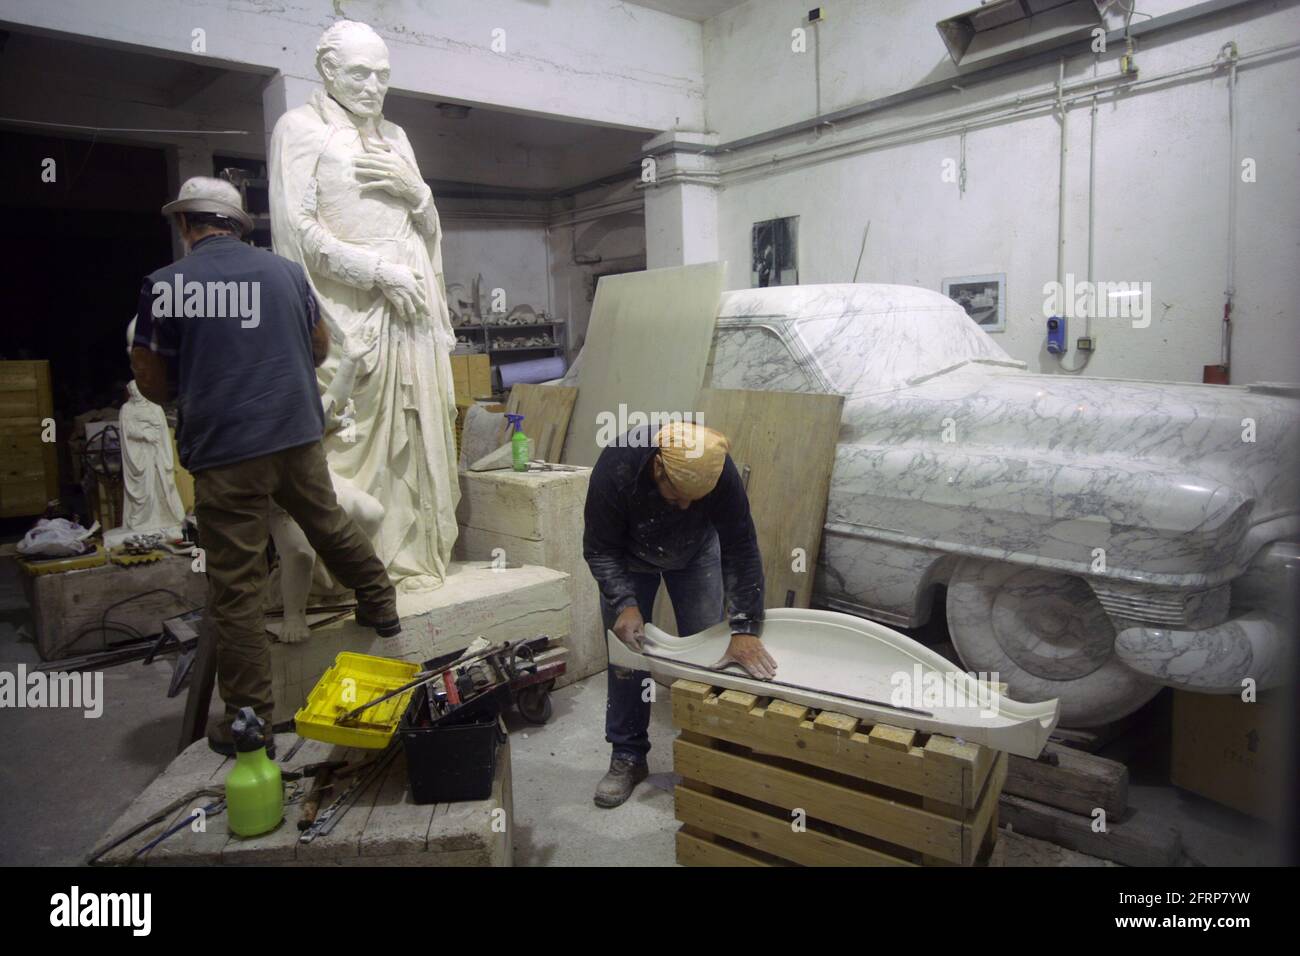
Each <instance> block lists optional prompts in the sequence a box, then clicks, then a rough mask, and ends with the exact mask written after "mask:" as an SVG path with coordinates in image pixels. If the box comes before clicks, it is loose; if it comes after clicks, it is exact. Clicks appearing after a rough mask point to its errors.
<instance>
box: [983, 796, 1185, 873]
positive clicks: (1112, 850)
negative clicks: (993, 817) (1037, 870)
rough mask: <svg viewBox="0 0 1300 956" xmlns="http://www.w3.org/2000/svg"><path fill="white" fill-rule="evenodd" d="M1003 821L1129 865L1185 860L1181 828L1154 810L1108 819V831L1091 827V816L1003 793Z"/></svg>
mask: <svg viewBox="0 0 1300 956" xmlns="http://www.w3.org/2000/svg"><path fill="white" fill-rule="evenodd" d="M1000 803H1001V806H1000V811H1001V818H1002V822H1003V823H1004V824H1008V825H1010V827H1011V829H1013V830H1015V831H1016V832H1017V833H1023V834H1025V835H1026V836H1031V837H1038V838H1039V839H1042V840H1048V841H1050V842H1052V843H1056V844H1058V845H1060V846H1063V847H1067V848H1069V849H1071V850H1078V851H1079V852H1080V853H1087V854H1088V855H1089V856H1095V857H1100V858H1101V859H1103V860H1114V861H1115V862H1116V863H1123V864H1125V865H1127V866H1177V865H1178V864H1179V862H1180V861H1181V859H1182V849H1183V841H1182V837H1181V835H1180V834H1179V832H1178V831H1177V830H1176V829H1174V828H1173V827H1171V826H1168V825H1167V824H1164V823H1162V822H1160V821H1159V820H1158V819H1156V818H1154V817H1152V816H1151V815H1150V814H1145V813H1140V812H1132V813H1130V814H1128V816H1127V817H1126V818H1125V819H1123V820H1120V819H1117V818H1111V817H1110V816H1107V818H1106V830H1105V832H1100V833H1099V832H1096V831H1094V830H1093V828H1092V827H1093V817H1092V816H1082V815H1080V814H1077V813H1070V812H1069V811H1066V810H1060V809H1058V808H1056V807H1049V806H1047V805H1046V804H1042V803H1037V802H1035V801H1033V800H1026V799H1025V798H1024V797H1017V796H1014V795H1012V794H1008V793H1004V794H1003V795H1002V799H1001V801H1000Z"/></svg>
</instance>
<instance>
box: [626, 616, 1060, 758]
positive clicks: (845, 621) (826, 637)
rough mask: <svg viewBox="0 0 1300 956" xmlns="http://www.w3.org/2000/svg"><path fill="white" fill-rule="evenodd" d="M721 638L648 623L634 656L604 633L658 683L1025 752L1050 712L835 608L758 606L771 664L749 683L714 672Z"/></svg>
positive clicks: (1049, 722) (739, 672)
mask: <svg viewBox="0 0 1300 956" xmlns="http://www.w3.org/2000/svg"><path fill="white" fill-rule="evenodd" d="M730 639H731V629H730V626H729V625H728V624H727V623H726V622H723V623H721V624H717V625H715V626H714V627H711V628H709V629H708V630H705V631H701V632H700V633H698V634H695V635H692V636H690V637H680V638H679V637H673V636H672V635H670V634H666V633H664V632H663V631H661V630H659V628H657V627H655V626H654V625H653V624H647V625H646V640H645V645H644V647H643V650H642V653H637V652H635V651H633V650H631V649H630V648H628V647H627V646H626V645H625V644H624V643H623V642H622V641H620V640H619V639H618V638H617V637H615V636H614V634H613V632H607V633H606V642H607V644H608V646H609V661H610V663H611V664H613V665H614V666H617V667H627V668H631V669H633V670H644V671H649V672H650V673H651V674H652V675H654V677H655V678H657V679H659V680H663V681H667V680H671V679H676V678H679V677H682V678H686V679H687V680H698V681H703V682H708V683H710V684H713V685H715V686H719V687H726V688H730V689H733V690H743V691H747V692H748V693H751V694H757V695H760V696H764V697H779V698H781V699H783V700H788V701H791V702H793V703H796V704H802V705H804V706H805V707H816V708H820V709H824V710H832V711H836V712H838V713H843V714H849V715H850V716H853V717H859V718H862V719H864V720H870V721H873V722H874V721H879V722H881V723H887V724H892V725H895V726H898V727H906V728H910V729H913V730H919V731H924V732H926V733H939V734H947V735H950V736H953V737H960V738H961V739H963V740H967V741H971V742H973V743H980V744H985V745H987V746H989V747H992V748H994V749H996V750H1005V751H1007V752H1009V753H1013V754H1019V755H1021V756H1024V757H1036V756H1038V754H1039V753H1040V752H1041V751H1042V749H1043V745H1044V744H1046V743H1047V736H1048V734H1049V733H1051V731H1052V729H1053V728H1054V727H1055V726H1056V721H1057V718H1058V716H1059V708H1058V706H1057V702H1056V701H1055V700H1049V701H1045V702H1043V703H1038V704H1025V703H1021V702H1019V701H1015V700H1011V699H1010V698H1008V697H1005V696H1002V695H1000V694H998V693H997V690H996V688H995V687H990V685H989V683H987V682H984V681H979V680H976V678H975V677H973V676H971V675H969V674H967V673H965V672H964V671H961V670H960V669H958V667H957V665H955V664H953V663H952V662H950V661H948V660H946V659H945V658H943V657H940V656H939V655H938V654H936V653H935V652H934V651H931V650H930V649H929V648H927V647H925V646H923V645H921V644H918V643H917V642H916V641H913V640H912V639H911V638H909V637H906V636H905V635H903V634H900V633H898V632H897V631H894V630H892V629H890V628H888V627H885V626H884V625H882V624H876V623H874V622H872V621H865V620H862V619H861V618H857V617H853V616H851V615H848V614H840V613H838V612H836V611H814V610H808V609H804V608H779V609H774V610H770V611H768V612H767V619H766V621H765V622H764V624H763V643H764V645H765V646H766V647H767V649H768V651H769V652H770V653H771V654H772V656H773V657H775V658H776V662H777V675H776V679H775V680H772V681H760V680H755V679H753V678H751V677H749V676H748V675H746V674H745V672H744V671H743V669H741V668H740V666H739V665H737V664H729V665H727V666H726V667H724V668H722V669H719V668H717V667H716V665H717V664H718V663H719V662H720V659H721V658H722V656H723V654H724V653H725V651H726V648H727V644H728V642H729V641H730Z"/></svg>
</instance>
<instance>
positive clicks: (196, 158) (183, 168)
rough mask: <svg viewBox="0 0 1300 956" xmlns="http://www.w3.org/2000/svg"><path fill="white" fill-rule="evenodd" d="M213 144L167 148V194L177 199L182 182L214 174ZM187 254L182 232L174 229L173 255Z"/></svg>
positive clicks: (175, 256)
mask: <svg viewBox="0 0 1300 956" xmlns="http://www.w3.org/2000/svg"><path fill="white" fill-rule="evenodd" d="M214 172H215V171H214V169H213V165H212V146H211V144H209V143H207V142H190V143H180V144H177V145H175V146H171V147H169V148H168V149H167V196H168V198H169V199H175V198H176V194H177V193H178V192H180V188H181V183H183V182H185V180H187V179H189V178H191V177H192V176H212V175H214ZM184 255H185V247H184V246H183V245H182V244H181V237H180V233H178V232H177V231H176V229H175V228H173V229H172V257H173V258H174V259H179V258H181V257H182V256H184Z"/></svg>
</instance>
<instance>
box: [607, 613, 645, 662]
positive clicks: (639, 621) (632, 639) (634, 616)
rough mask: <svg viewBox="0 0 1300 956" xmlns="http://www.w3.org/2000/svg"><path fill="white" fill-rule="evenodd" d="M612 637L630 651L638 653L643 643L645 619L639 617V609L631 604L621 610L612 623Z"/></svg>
mask: <svg viewBox="0 0 1300 956" xmlns="http://www.w3.org/2000/svg"><path fill="white" fill-rule="evenodd" d="M614 636H615V637H617V638H618V639H619V640H620V641H622V642H623V643H624V644H626V645H627V646H628V647H630V648H632V650H634V651H637V652H640V650H641V645H642V643H643V642H644V641H645V618H643V617H642V616H641V609H640V608H639V607H637V606H636V605H635V604H633V605H632V606H631V607H625V608H624V609H623V610H622V612H621V613H620V614H619V616H618V620H616V621H615V622H614Z"/></svg>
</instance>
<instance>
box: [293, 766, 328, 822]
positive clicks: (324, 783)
mask: <svg viewBox="0 0 1300 956" xmlns="http://www.w3.org/2000/svg"><path fill="white" fill-rule="evenodd" d="M333 776H334V771H333V770H332V769H331V768H329V767H322V768H321V769H320V771H319V772H318V773H317V774H316V778H315V782H314V783H313V784H312V785H311V790H310V791H309V792H308V794H307V799H306V800H304V801H303V805H302V816H301V817H299V818H298V829H299V830H306V829H307V828H308V827H310V826H311V825H312V824H313V823H315V822H316V813H317V811H319V810H320V801H321V796H322V795H323V794H324V793H325V791H326V790H328V789H329V788H330V781H331V780H332V779H333Z"/></svg>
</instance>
